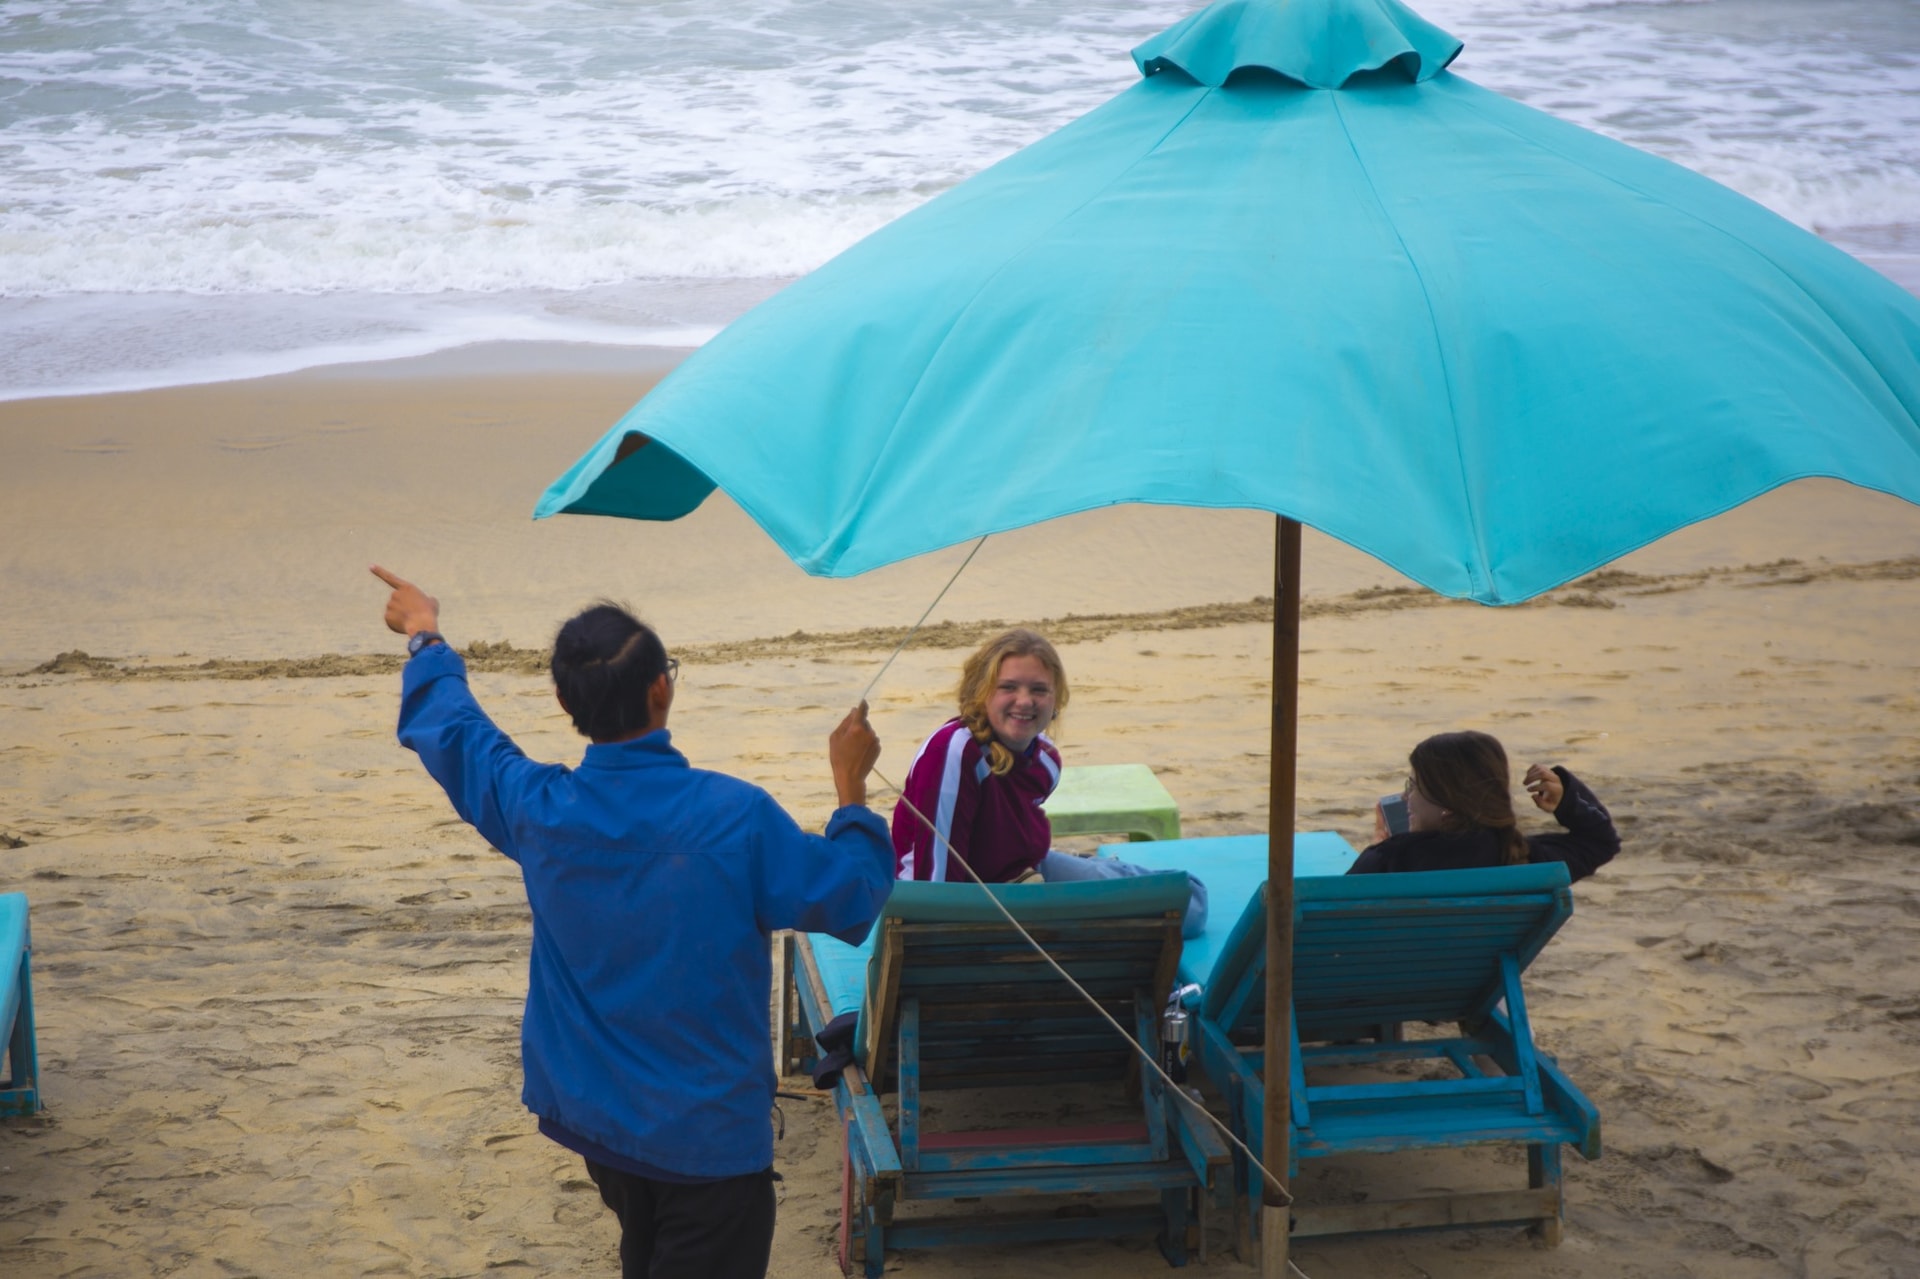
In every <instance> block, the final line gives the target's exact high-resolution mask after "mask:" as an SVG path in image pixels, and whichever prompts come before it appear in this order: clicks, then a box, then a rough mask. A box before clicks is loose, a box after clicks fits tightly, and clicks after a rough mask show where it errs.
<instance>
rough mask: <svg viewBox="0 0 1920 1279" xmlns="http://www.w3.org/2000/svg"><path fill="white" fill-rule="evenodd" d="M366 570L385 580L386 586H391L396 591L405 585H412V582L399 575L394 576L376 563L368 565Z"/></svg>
mask: <svg viewBox="0 0 1920 1279" xmlns="http://www.w3.org/2000/svg"><path fill="white" fill-rule="evenodd" d="M367 571H368V572H370V573H372V574H373V575H374V576H375V577H377V578H379V579H380V580H381V581H383V582H385V583H386V584H387V585H388V586H391V587H392V588H393V589H394V590H396V591H398V590H402V589H404V588H406V587H409V586H412V585H413V583H412V582H409V581H408V580H407V579H406V578H404V577H399V576H396V575H395V574H392V573H389V572H387V570H385V569H383V568H381V567H380V566H379V565H378V564H374V565H371V566H369V568H368V570H367Z"/></svg>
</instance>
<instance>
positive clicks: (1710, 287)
mask: <svg viewBox="0 0 1920 1279" xmlns="http://www.w3.org/2000/svg"><path fill="white" fill-rule="evenodd" d="M1459 48H1460V45H1459V42H1458V41H1456V40H1453V39H1452V38H1451V37H1449V36H1447V35H1446V34H1445V33H1444V32H1441V31H1439V30H1438V29H1436V28H1434V27H1432V26H1431V25H1429V24H1427V23H1426V22H1424V21H1423V20H1421V19H1420V18H1418V17H1417V16H1416V15H1414V14H1413V13H1411V12H1410V11H1409V10H1407V9H1405V8H1404V7H1402V6H1401V5H1399V4H1398V3H1396V2H1395V0H1221V2H1220V3H1217V4H1215V5H1213V6H1211V7H1210V8H1207V9H1205V10H1203V11H1201V12H1200V13H1198V14H1196V15H1194V16H1193V17H1191V18H1189V19H1187V20H1186V21H1184V22H1182V23H1180V24H1179V25H1177V26H1175V27H1173V28H1172V29H1170V30H1169V31H1167V32H1165V33H1164V34H1162V35H1161V36H1159V37H1156V38H1155V39H1153V40H1150V41H1148V42H1147V43H1146V44H1144V45H1142V46H1141V47H1140V48H1139V49H1137V50H1135V52H1134V58H1135V61H1136V62H1137V63H1138V64H1139V66H1140V68H1141V70H1142V72H1143V78H1142V80H1141V81H1140V82H1139V83H1137V84H1136V85H1134V86H1133V87H1132V88H1130V89H1128V90H1126V91H1125V92H1123V93H1121V94H1119V95H1118V96H1117V97H1115V98H1114V99H1113V100H1111V101H1110V102H1108V103H1107V104H1106V105H1104V106H1102V107H1100V108H1098V109H1096V110H1094V111H1092V112H1090V113H1089V114H1088V115H1086V116H1084V117H1082V118H1081V119H1079V120H1077V121H1075V122H1074V123H1072V124H1070V125H1068V126H1067V127H1065V128H1063V129H1061V130H1060V131H1058V132H1057V133H1055V134H1053V135H1051V136H1049V137H1047V138H1045V139H1043V140H1041V141H1040V142H1038V143H1036V144H1034V145H1033V146H1031V147H1029V148H1027V149H1026V150H1024V151H1022V152H1019V153H1018V154H1016V155H1014V156H1012V157H1010V158H1009V159H1007V160H1005V161H1003V162H1002V163H1000V164H998V165H996V166H994V167H993V168H991V169H989V170H987V171H985V172H983V173H981V174H979V175H978V176H976V177H974V178H973V179H971V180H969V181H967V182H965V183H963V184H961V185H960V186H958V187H956V188H954V189H953V190H951V191H949V192H947V193H946V194H944V195H942V196H940V197H939V198H937V199H935V200H933V201H930V202H929V203H928V204H926V205H925V206H923V207H922V208H920V209H918V210H916V211H915V212H913V213H911V214H909V215H907V216H906V217H903V218H901V219H900V220H898V221H897V222H895V223H893V224H892V225H890V226H888V227H886V228H884V229H883V230H881V231H879V232H877V233H876V234H874V235H872V236H870V237H868V238H867V239H866V240H865V241H863V242H861V243H860V244H858V245H856V246H854V247H853V248H852V249H850V250H848V251H847V252H846V253H844V254H842V255H841V256H840V257H838V258H836V259H835V260H833V261H832V262H830V263H829V264H827V265H826V266H824V267H822V268H821V269H820V270H818V271H816V272H814V273H813V274H812V275H809V276H807V277H806V278H804V279H802V280H800V281H799V282H798V283H796V284H794V285H792V286H791V287H790V288H788V289H787V290H785V291H784V292H782V293H780V294H779V295H777V296H776V297H774V298H773V299H771V300H770V301H768V302H766V303H764V304H763V305H761V306H760V307H759V308H758V309H756V310H754V311H753V312H751V313H750V314H748V315H747V316H745V317H743V318H742V319H740V320H739V321H737V322H735V323H734V324H733V325H732V326H730V327H729V328H728V329H727V330H726V331H725V332H723V333H722V334H720V335H719V336H718V337H717V338H715V339H714V341H713V342H711V343H710V344H709V345H708V346H707V347H705V348H704V349H702V350H701V351H699V352H697V353H696V354H695V355H693V356H692V357H690V358H689V359H688V360H687V361H686V362H685V363H684V364H683V365H682V366H681V367H680V368H679V369H677V370H676V371H675V372H674V373H673V374H672V375H671V376H670V377H668V378H667V379H666V380H665V381H664V382H662V383H661V385H660V386H659V387H658V388H656V389H655V390H654V391H653V392H652V393H651V394H650V395H648V396H647V398H646V399H645V400H644V401H643V402H642V403H641V404H640V405H639V406H638V407H637V408H636V409H634V411H633V412H631V413H629V414H628V415H627V416H626V417H625V418H624V419H623V420H622V421H620V422H619V423H618V424H616V425H615V426H614V428H613V429H612V430H611V431H610V432H608V434H607V435H606V436H605V437H604V438H603V439H602V440H601V441H600V443H599V444H598V445H597V446H595V447H594V448H593V449H592V450H591V451H590V452H588V453H587V454H586V455H585V456H584V457H583V458H581V460H580V461H579V462H578V463H577V464H576V465H575V466H574V467H573V468H572V469H571V470H569V471H568V472H567V473H566V474H565V475H564V476H562V477H561V478H560V479H559V480H557V481H556V482H555V483H554V484H553V485H552V487H551V488H550V489H549V490H548V491H547V492H546V494H545V495H544V496H543V497H542V498H541V500H540V503H539V506H538V508H537V510H536V516H547V515H552V514H556V513H558V512H562V511H569V512H578V513H588V514H607V515H624V516H632V517H637V518H648V519H671V518H674V517H677V516H679V515H683V514H685V513H686V512H688V511H690V510H692V509H693V508H694V507H695V506H696V505H698V503H699V502H700V501H701V500H702V499H703V498H704V497H705V496H706V494H707V493H708V492H710V491H711V490H712V488H713V487H714V485H715V484H716V483H717V484H719V485H720V486H722V487H724V488H725V489H726V491H727V492H728V494H729V495H730V496H731V497H733V498H734V499H735V500H736V501H737V502H738V503H739V504H740V505H741V506H742V507H743V508H744V509H745V510H746V511H747V512H748V513H749V514H750V515H751V516H752V517H753V518H754V519H756V520H757V521H758V522H759V523H760V524H761V525H762V526H763V527H764V528H765V529H766V530H767V532H768V533H769V534H771V535H772V537H773V538H774V540H775V541H777V542H778V543H779V544H780V546H781V547H782V548H783V549H785V550H786V551H787V553H788V554H789V555H791V556H792V557H793V559H794V560H795V561H796V562H798V563H799V564H800V565H801V566H802V567H803V568H805V569H806V570H807V571H808V572H810V573H815V574H821V575H830V576H843V575H849V574H853V573H858V572H861V571H863V570H866V569H870V568H873V567H876V566H878V565H881V564H885V563H888V562H891V561H894V560H898V559H903V558H906V557H908V556H912V555H916V554H919V553H922V552H926V551H931V550H934V549H937V548H939V547H943V546H948V545H951V544H953V543H956V542H959V541H962V540H965V539H967V538H970V537H974V536H978V535H979V534H981V533H987V532H995V531H1000V530H1005V529H1010V528H1015V527H1018V526H1021V525H1025V524H1030V523H1034V522H1036V521H1039V520H1044V519H1048V518H1051V517H1054V516H1058V515H1064V514H1068V513H1070V512H1075V511H1081V510H1086V509H1090V508H1093V507H1099V506H1104V505H1109V504H1112V503H1117V502H1152V503H1166V504H1179V505H1187V506H1227V507H1252V508H1259V509H1263V510H1268V511H1273V512H1275V513H1277V514H1283V515H1286V516H1289V517H1292V518H1295V519H1298V520H1300V521H1303V522H1304V523H1307V524H1311V525H1313V526H1314V527H1316V528H1318V529H1320V530H1321V531H1323V532H1325V533H1328V534H1331V535H1332V536H1334V537H1337V538H1339V539H1340V540H1342V541H1345V542H1347V543H1349V544H1351V545H1353V546H1356V547H1358V548H1360V549H1362V550H1365V551H1367V552H1369V553H1370V554H1372V555H1374V556H1375V557H1377V558H1379V559H1381V560H1383V561H1385V562H1386V563H1387V564H1389V565H1391V566H1392V567H1394V568H1396V569H1398V570H1399V571H1400V572H1402V573H1404V574H1406V575H1407V576H1409V577H1412V578H1414V579H1415V580H1417V581H1419V582H1421V583H1423V584H1425V585H1427V586H1429V587H1431V588H1432V589H1434V590H1436V591H1439V592H1441V593H1443V594H1446V595H1452V596H1459V597H1469V598H1473V599H1477V600H1480V601H1483V602H1486V603H1511V602H1515V601H1519V600H1523V599H1526V598H1527V597H1529V596H1532V595H1534V594H1537V593H1539V592H1541V591H1543V590H1547V589H1549V588H1551V587H1553V586H1556V585H1558V584H1560V583H1562V582H1564V581H1566V580H1568V579H1570V578H1572V577H1575V576H1578V575H1579V574H1581V573H1584V572H1586V571H1588V570H1590V569H1592V568H1594V567H1596V566H1598V565H1600V564H1602V563H1605V562H1606V561H1608V560H1610V559H1612V558H1614V557H1616V556H1618V555H1620V554H1622V553H1624V552H1626V551H1629V550H1632V549H1633V548H1635V547H1637V546H1640V545H1642V544H1644V543H1646V542H1649V541H1651V540H1653V539H1655V538H1658V537H1660V536H1662V535H1664V534H1666V533H1669V532H1671V531H1673V530H1674V529H1676V528H1679V527H1681V526H1683V525H1686V524H1688V523H1691V522H1693V521H1696V520H1699V519H1703V518H1706V517H1707V516H1710V515H1714V514H1716V513H1718V512H1720V511H1724V510H1726V509H1728V508H1730V507H1732V506H1735V505H1737V504H1739V503H1741V502H1743V501H1746V500H1747V499H1749V498H1752V497H1755V496H1757V495H1759V494H1760V493H1763V492H1765V491H1767V490H1769V489H1771V488H1773V487H1775V486H1777V485H1779V484H1782V483H1785V482H1787V481H1789V480H1793V479H1797V478H1801V477H1806V476H1816V475H1818V476H1832V477H1837V478H1840V479H1844V480H1849V481H1851V482H1853V483H1855V484H1859V485H1862V486H1865V487H1869V488H1875V489H1880V490H1883V491H1885V492H1889V493H1893V494H1896V495H1898V496H1900V497H1903V498H1906V499H1907V500H1909V501H1920V425H1917V424H1916V419H1920V300H1916V299H1915V298H1914V297H1912V296H1911V295H1909V294H1907V293H1905V292H1904V291H1902V290H1901V289H1899V288H1898V287H1897V286H1895V285H1894V284H1892V283H1891V282H1890V281H1887V280H1885V279H1883V278H1882V277H1880V276H1879V275H1877V274H1875V273H1874V272H1872V271H1871V270H1870V269H1868V268H1867V267H1865V266H1863V265H1862V264H1860V263H1858V262H1856V261H1855V260H1854V259H1852V258H1850V257H1848V256H1847V255H1846V254H1844V253H1842V252H1840V251H1839V250H1837V249H1835V248H1833V247H1832V246H1830V245H1827V244H1826V243H1824V242H1823V241H1821V240H1819V239H1818V238H1817V237H1815V236H1813V235H1811V234H1809V233H1807V232H1805V231H1802V230H1800V229H1799V228H1797V227H1795V226H1793V225H1792V224H1790V223H1788V222H1786V221H1785V220H1783V219H1781V218H1778V217H1776V216H1775V215H1773V214H1771V213H1769V212H1768V211H1766V210H1765V209H1763V208H1761V207H1760V206H1758V205H1756V204H1754V203H1752V202H1751V201H1749V200H1747V199H1745V198H1744V197H1742V196H1739V195H1737V194H1735V193H1733V192H1732V191H1729V190H1727V189H1726V188H1724V187H1721V186H1719V185H1717V184H1715V183H1713V182H1711V181H1709V180H1707V179H1705V178H1702V177H1700V176H1698V175H1697V174H1694V173H1692V172H1689V171H1688V170H1686V169H1683V168H1681V167H1679V166H1677V165H1674V164H1671V163H1668V162H1667V161H1664V160H1660V159H1658V158H1655V157H1653V156H1650V155H1647V154H1645V153H1643V152H1640V151H1637V150H1634V149H1633V148H1631V147H1628V146H1625V145H1622V144H1620V143H1616V142H1613V141H1610V140H1608V139H1606V138H1602V137H1600V136H1598V135H1596V134H1592V133H1589V132H1586V131H1585V130H1582V129H1579V128H1577V127H1574V126H1572V125H1569V124H1566V123H1564V122H1561V121H1559V120H1556V119H1554V118H1553V117H1551V116H1548V115H1545V114H1543V113H1541V112H1538V111H1535V110H1532V109H1530V108H1528V107H1525V106H1522V105H1520V104H1519V103H1516V102H1513V101H1511V100H1509V99H1507V98H1504V97H1502V96H1500V95H1498V94H1495V93H1492V92H1490V91H1488V90H1485V89H1482V88H1479V87H1478V86H1476V85H1474V84H1472V83H1470V82H1469V81H1467V80H1464V79H1462V78H1461V77H1459V76H1457V75H1454V74H1452V73H1450V72H1448V71H1446V70H1445V67H1446V64H1447V63H1448V62H1449V61H1451V60H1452V58H1453V57H1454V55H1455V54H1456V53H1457V52H1458V51H1459ZM641 438H644V439H646V440H649V441H651V444H650V445H649V446H646V447H637V446H638V444H639V441H640V439H641Z"/></svg>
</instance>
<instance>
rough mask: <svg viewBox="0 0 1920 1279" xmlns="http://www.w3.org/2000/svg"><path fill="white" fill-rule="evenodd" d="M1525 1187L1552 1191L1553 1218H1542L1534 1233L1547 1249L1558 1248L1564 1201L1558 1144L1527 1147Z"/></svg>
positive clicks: (1564, 1206)
mask: <svg viewBox="0 0 1920 1279" xmlns="http://www.w3.org/2000/svg"><path fill="white" fill-rule="evenodd" d="M1527 1185H1528V1186H1530V1187H1532V1188H1533V1189H1535V1190H1543V1189H1545V1190H1551V1191H1553V1216H1551V1217H1542V1218H1541V1219H1540V1220H1539V1221H1538V1222H1537V1223H1536V1224H1535V1225H1534V1228H1533V1230H1534V1233H1535V1234H1536V1235H1538V1236H1539V1237H1540V1242H1542V1243H1544V1244H1545V1245H1546V1246H1547V1247H1549V1248H1558V1247H1559V1246H1560V1223H1561V1219H1562V1217H1563V1216H1564V1214H1565V1212H1566V1201H1565V1198H1564V1196H1563V1195H1562V1193H1561V1186H1560V1147H1559V1145H1558V1144H1553V1145H1539V1146H1528V1147H1527Z"/></svg>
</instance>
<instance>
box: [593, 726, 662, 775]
mask: <svg viewBox="0 0 1920 1279" xmlns="http://www.w3.org/2000/svg"><path fill="white" fill-rule="evenodd" d="M662 765H665V766H667V767H678V768H686V767H687V766H688V765H687V757H686V756H685V755H682V754H681V753H680V752H679V751H677V750H675V749H674V748H673V735H672V733H670V732H668V731H667V730H666V729H664V728H656V729H655V730H653V732H651V733H648V734H647V735H646V736H645V737H636V738H634V739H633V740H632V741H630V742H594V743H592V744H591V745H589V746H588V747H587V754H586V758H584V759H582V760H581V761H580V767H582V768H656V767H660V766H662Z"/></svg>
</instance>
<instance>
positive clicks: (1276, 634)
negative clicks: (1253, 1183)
mask: <svg viewBox="0 0 1920 1279" xmlns="http://www.w3.org/2000/svg"><path fill="white" fill-rule="evenodd" d="M1277 520H1278V523H1277V525H1276V527H1275V529H1274V543H1273V728H1272V733H1273V736H1272V739H1271V741H1272V749H1271V752H1270V755H1269V758H1270V761H1271V764H1270V767H1271V769H1272V773H1271V775H1270V777H1269V779H1268V806H1267V1039H1266V1057H1265V1062H1266V1068H1265V1070H1264V1071H1262V1074H1263V1075H1264V1077H1265V1079H1266V1107H1265V1115H1264V1127H1263V1129H1262V1134H1261V1152H1262V1153H1261V1159H1262V1161H1263V1162H1264V1163H1265V1164H1266V1165H1267V1167H1268V1168H1269V1169H1271V1170H1272V1172H1273V1175H1274V1177H1275V1178H1276V1179H1277V1180H1279V1181H1280V1182H1281V1184H1280V1185H1279V1186H1275V1185H1273V1184H1271V1183H1263V1186H1262V1191H1261V1196H1260V1273H1261V1274H1262V1275H1263V1276H1265V1279H1286V1273H1287V1245H1288V1243H1289V1242H1290V1240H1289V1238H1288V1236H1289V1234H1290V1233H1291V1226H1292V1218H1291V1214H1290V1213H1289V1212H1288V1209H1287V1203H1286V1185H1285V1183H1286V1179H1287V1166H1288V1164H1289V1163H1291V1162H1292V1159H1291V1152H1290V1150H1289V1148H1288V1147H1289V1143H1290V1141H1291V1133H1290V1131H1289V1127H1288V1124H1287V1110H1288V1107H1289V1105H1290V1101H1291V1097H1290V1089H1289V1084H1290V1083H1291V1064H1292V1052H1293V1049H1292V1043H1291V1040H1292V1036H1291V1034H1290V1033H1289V1027H1288V1016H1287V1014H1288V1010H1290V1009H1291V1008H1292V1007H1293V825H1294V777H1295V764H1296V760H1297V756H1298V753H1299V747H1300V522H1299V521H1298V520H1290V519H1288V518H1287V517H1286V516H1284V515H1282V516H1278V517H1277Z"/></svg>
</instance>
